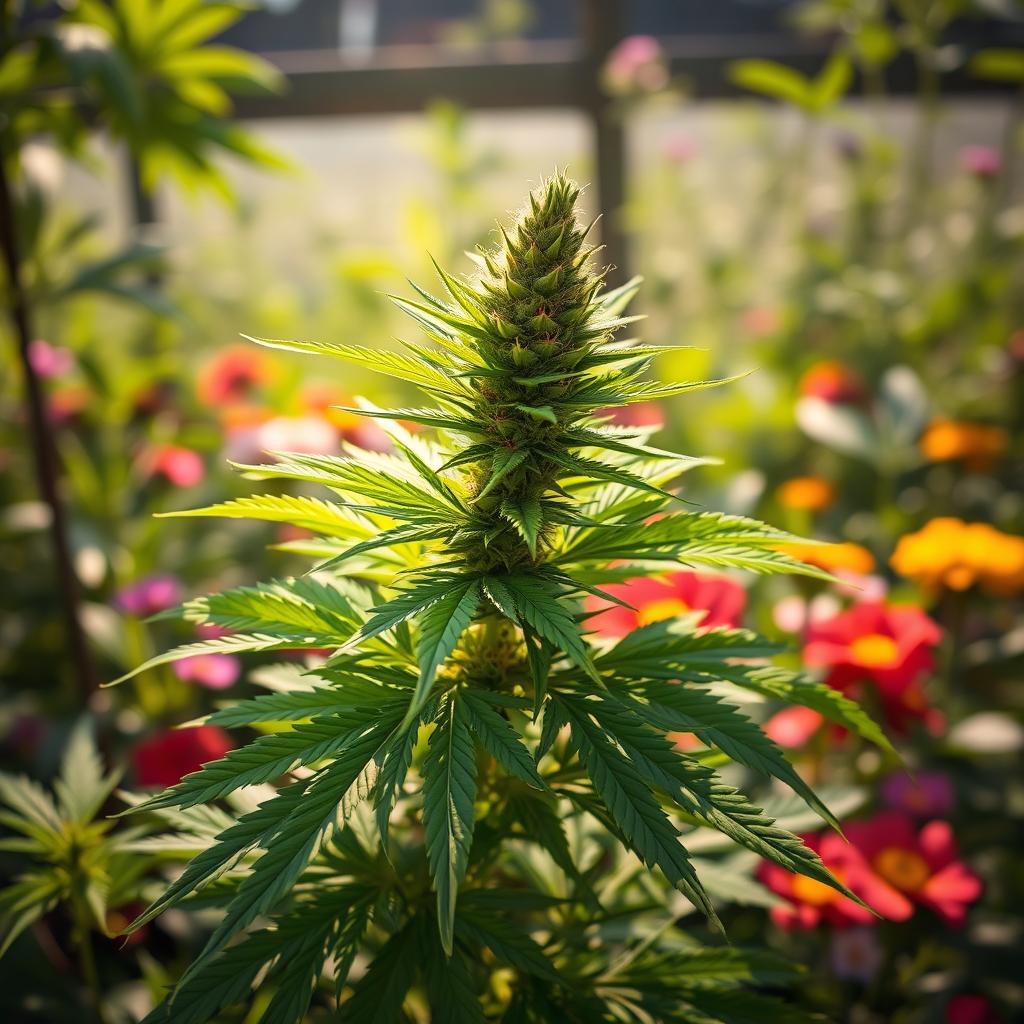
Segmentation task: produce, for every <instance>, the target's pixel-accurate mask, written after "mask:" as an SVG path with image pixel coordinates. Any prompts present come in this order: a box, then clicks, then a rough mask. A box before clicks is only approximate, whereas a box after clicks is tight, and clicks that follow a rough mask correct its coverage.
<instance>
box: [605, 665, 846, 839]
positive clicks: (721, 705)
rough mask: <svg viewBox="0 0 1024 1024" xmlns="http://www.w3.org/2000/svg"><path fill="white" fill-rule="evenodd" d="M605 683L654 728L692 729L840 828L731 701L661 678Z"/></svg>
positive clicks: (710, 744) (764, 736)
mask: <svg viewBox="0 0 1024 1024" xmlns="http://www.w3.org/2000/svg"><path fill="white" fill-rule="evenodd" d="M609 687H610V689H612V691H613V692H614V693H615V694H616V696H617V697H618V698H619V700H620V701H622V703H623V704H625V705H626V706H627V707H629V708H630V709H631V710H633V711H635V712H636V713H637V714H639V715H640V716H641V717H643V718H644V719H645V720H646V721H648V722H651V723H652V724H654V725H656V726H657V727H658V728H659V729H664V730H667V731H669V732H692V733H695V734H696V736H697V737H698V738H699V739H700V740H701V741H702V742H704V743H706V744H708V746H712V747H717V748H718V749H719V750H721V751H722V752H723V753H724V754H727V755H728V756H729V757H730V758H732V760H734V761H736V762H737V763H739V764H742V765H745V766H746V767H748V768H752V769H753V770H754V771H757V772H760V773H762V774H763V775H767V776H769V777H771V778H776V779H779V780H781V781H782V782H785V783H786V785H787V786H789V787H790V788H791V789H792V790H793V791H794V792H796V793H799V794H800V796H802V797H803V799H804V800H805V801H806V802H807V804H808V806H809V807H812V808H814V810H815V811H817V812H818V814H819V815H821V817H822V818H823V819H824V820H825V821H827V822H828V823H829V824H830V825H831V826H832V827H833V828H836V829H838V828H839V822H838V821H836V819H835V816H834V815H833V814H832V812H831V811H830V810H829V809H828V808H827V807H826V806H825V805H824V803H822V801H821V800H820V799H819V798H818V796H817V794H816V793H815V792H814V790H813V789H811V787H810V786H809V785H808V784H807V783H806V782H805V781H804V779H803V778H802V777H801V776H800V775H799V774H798V773H797V772H796V770H795V769H794V768H793V766H792V765H791V764H790V763H789V761H787V760H786V756H785V754H783V753H782V751H781V749H780V748H779V747H778V746H777V745H776V744H775V743H774V741H772V740H771V739H769V738H768V736H766V735H765V734H764V732H762V730H761V729H760V727H759V726H757V725H756V724H755V723H754V722H752V721H751V720H750V719H749V718H747V717H746V715H744V714H743V713H742V712H740V711H739V709H738V708H736V707H735V706H734V705H732V704H727V703H726V702H724V701H723V700H722V699H721V698H720V697H717V696H715V695H714V694H712V693H707V692H705V691H701V690H698V689H695V688H693V687H691V686H686V685H678V684H676V683H666V682H661V681H660V680H658V681H646V682H642V683H632V684H629V685H628V686H627V685H626V684H624V683H619V682H618V681H617V680H614V681H612V682H611V683H610V684H609ZM636 698H639V700H637V699H636ZM640 701H642V703H640Z"/></svg>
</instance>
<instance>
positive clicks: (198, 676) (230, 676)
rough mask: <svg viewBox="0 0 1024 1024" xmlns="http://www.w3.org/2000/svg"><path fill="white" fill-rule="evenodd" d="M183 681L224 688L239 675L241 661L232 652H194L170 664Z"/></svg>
mask: <svg viewBox="0 0 1024 1024" xmlns="http://www.w3.org/2000/svg"><path fill="white" fill-rule="evenodd" d="M172 668H173V669H174V674H175V675H176V676H177V677H178V678H179V679H181V680H182V681H184V682H188V683H198V684H199V685H200V686H205V687H206V688H207V689H208V690H226V689H227V688H228V687H229V686H231V685H232V684H233V683H234V682H235V681H236V680H237V679H238V677H239V675H241V672H242V663H241V662H240V661H239V660H238V658H236V657H235V656H234V655H233V654H196V655H193V656H192V657H191V658H182V659H181V660H180V661H176V662H175V663H174V665H173V666H172Z"/></svg>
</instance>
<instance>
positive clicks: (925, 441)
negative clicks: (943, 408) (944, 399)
mask: <svg viewBox="0 0 1024 1024" xmlns="http://www.w3.org/2000/svg"><path fill="white" fill-rule="evenodd" d="M1007 443H1008V438H1007V435H1006V431H1005V430H1001V429H1000V428H999V427H990V426H986V425H985V424H983V423H967V422H964V421H962V420H948V419H935V420H932V422H931V423H930V424H929V425H928V429H927V430H926V431H925V432H924V434H923V435H922V437H921V454H922V455H924V457H925V458H926V459H928V460H929V461H930V462H946V461H950V460H956V461H957V462H962V463H963V464H964V466H966V467H967V468H968V469H974V470H984V469H987V468H988V467H989V466H991V465H992V463H993V461H994V460H995V459H996V458H997V457H998V456H999V455H1001V454H1002V453H1003V452H1004V451H1005V450H1006V445H1007Z"/></svg>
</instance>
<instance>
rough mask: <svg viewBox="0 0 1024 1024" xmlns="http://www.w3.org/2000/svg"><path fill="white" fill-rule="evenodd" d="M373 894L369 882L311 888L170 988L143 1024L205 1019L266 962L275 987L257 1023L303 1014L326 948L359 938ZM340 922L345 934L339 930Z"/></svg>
mask: <svg viewBox="0 0 1024 1024" xmlns="http://www.w3.org/2000/svg"><path fill="white" fill-rule="evenodd" d="M375 896H376V890H375V889H373V888H372V887H369V886H366V885H360V884H351V883H350V884H347V885H343V886H337V887H333V888H331V889H326V890H319V891H317V892H315V893H314V894H312V896H310V897H308V898H305V899H303V900H302V901H299V902H297V904H296V905H295V907H293V908H292V910H291V912H290V913H289V914H288V916H287V917H283V918H281V919H279V920H277V921H276V922H275V925H274V927H271V928H263V929H260V930H258V931H255V932H252V933H250V934H249V935H247V936H246V937H245V939H244V940H243V941H242V942H239V943H238V944H236V945H234V946H232V947H231V948H230V949H227V950H224V951H223V952H222V953H219V954H218V955H217V956H216V957H215V958H213V959H212V960H211V961H210V962H209V963H207V964H206V966H204V967H203V968H202V970H200V971H198V972H197V973H196V974H195V975H194V976H193V977H192V979H191V980H190V981H188V982H187V983H185V984H183V985H181V986H180V987H179V988H178V989H176V990H175V991H173V992H172V993H171V995H170V996H169V997H168V998H167V999H166V1000H165V1001H164V1002H163V1003H161V1004H160V1005H159V1006H158V1007H157V1008H156V1009H154V1010H153V1011H152V1012H151V1013H150V1014H149V1015H148V1016H147V1017H146V1018H145V1019H144V1021H143V1024H172V1022H173V1024H205V1022H206V1021H208V1020H210V1019H211V1018H212V1017H214V1016H215V1015H216V1014H217V1013H218V1011H220V1010H221V1009H222V1008H224V1007H227V1006H231V1005H233V1004H234V1003H237V1002H241V1001H242V1000H243V999H245V998H246V997H248V995H249V993H250V990H251V988H252V986H253V984H254V983H255V981H256V978H257V976H258V975H259V974H260V972H261V971H262V970H263V968H264V967H265V966H266V965H268V964H272V965H274V966H273V967H272V968H271V971H270V973H269V975H268V977H267V978H266V979H265V980H264V984H265V985H266V986H267V988H271V987H272V986H273V987H275V988H276V991H275V992H274V995H273V998H272V999H271V1002H270V1004H269V1005H268V1006H267V1007H266V1009H265V1010H264V1011H263V1014H262V1015H261V1016H260V1017H258V1018H256V1019H257V1020H258V1021H259V1022H260V1024H271V1022H280V1024H285V1022H289V1024H290V1022H292V1021H296V1020H300V1019H301V1018H302V1016H303V1014H304V1013H305V1011H306V1009H307V1008H308V1006H309V1002H310V998H311V996H312V994H313V986H314V983H315V981H316V979H317V978H318V977H319V974H320V971H321V970H322V968H323V964H324V961H325V959H326V958H327V955H328V953H329V952H334V951H335V950H337V949H338V946H339V944H340V945H342V947H343V948H344V947H345V946H351V945H353V944H354V943H355V942H358V940H359V938H361V936H362V934H363V932H364V931H365V929H366V926H367V924H368V922H369V917H370V911H371V908H372V905H373V900H374V898H375ZM342 915H343V916H342ZM342 922H343V924H342ZM339 925H340V926H341V932H342V933H343V934H342V935H341V936H336V934H335V933H337V932H338V931H339ZM339 940H340V941H339ZM346 940H347V941H346Z"/></svg>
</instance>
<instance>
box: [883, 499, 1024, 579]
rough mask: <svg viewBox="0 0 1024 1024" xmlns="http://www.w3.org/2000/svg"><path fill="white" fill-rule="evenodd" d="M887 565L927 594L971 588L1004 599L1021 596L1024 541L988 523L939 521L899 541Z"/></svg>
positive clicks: (943, 518)
mask: <svg viewBox="0 0 1024 1024" xmlns="http://www.w3.org/2000/svg"><path fill="white" fill-rule="evenodd" d="M890 564H891V565H892V567H893V568H894V569H895V570H896V572H898V573H899V574H900V575H901V576H906V577H907V578H908V579H912V580H914V581H915V582H917V583H919V584H921V586H923V587H927V588H928V589H929V590H934V591H938V590H967V589H969V588H970V587H972V586H974V585H975V584H977V585H979V586H981V587H983V588H984V589H986V590H988V591H989V592H991V593H993V594H996V595H999V596H1002V597H1010V596H1012V595H1014V594H1017V593H1020V591H1022V590H1024V538H1022V537H1015V536H1013V535H1011V534H1008V533H1003V532H1002V531H1001V530H997V529H996V528H995V527H994V526H989V524H988V523H965V522H964V521H963V520H961V519H953V518H951V517H941V518H939V519H933V520H931V522H929V523H926V524H925V526H924V528H923V529H921V530H918V531H917V532H916V533H909V534H907V535H906V536H904V537H901V538H900V540H899V542H898V543H897V545H896V550H895V551H894V552H893V555H892V558H891V559H890Z"/></svg>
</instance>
